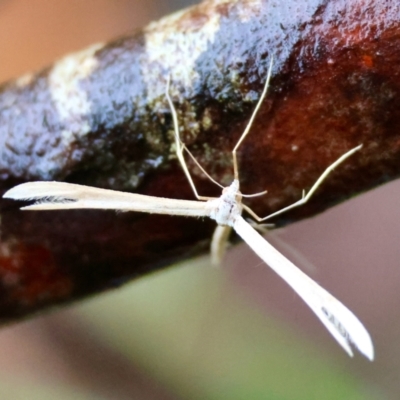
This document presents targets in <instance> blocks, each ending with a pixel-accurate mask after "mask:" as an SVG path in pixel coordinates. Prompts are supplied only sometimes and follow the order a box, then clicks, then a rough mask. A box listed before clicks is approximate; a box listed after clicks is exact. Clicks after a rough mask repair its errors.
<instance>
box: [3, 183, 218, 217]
mask: <svg viewBox="0 0 400 400" xmlns="http://www.w3.org/2000/svg"><path fill="white" fill-rule="evenodd" d="M3 197H4V198H7V199H14V200H38V202H37V203H35V204H32V205H29V206H26V207H21V210H32V211H37V210H70V209H78V208H79V209H82V208H84V209H93V208H94V209H102V210H121V211H137V212H146V213H155V214H168V215H185V216H191V217H208V216H210V212H211V210H210V208H209V207H208V206H206V204H207V203H204V202H200V201H193V200H175V199H166V198H164V197H153V196H146V195H143V194H137V193H126V192H119V191H116V190H109V189H99V188H95V187H91V186H84V185H76V184H73V183H66V182H27V183H22V184H21V185H18V186H15V187H13V188H12V189H10V190H9V191H7V192H6V193H5V194H4V196H3Z"/></svg>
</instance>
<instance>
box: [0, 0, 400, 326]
mask: <svg viewBox="0 0 400 400" xmlns="http://www.w3.org/2000/svg"><path fill="white" fill-rule="evenodd" d="M272 55H273V56H274V60H275V62H274V71H273V79H272V83H271V87H270V90H269V94H268V98H267V100H266V101H265V102H264V104H263V107H262V109H261V111H260V113H259V115H258V118H257V120H256V122H255V124H254V126H253V129H252V132H251V133H250V135H249V137H248V138H247V139H246V141H245V142H244V144H243V146H242V147H241V149H240V156H239V158H240V171H241V182H242V189H243V192H245V193H254V192H258V191H261V190H264V189H268V195H267V196H264V197H260V198H256V199H252V200H251V201H248V202H247V203H248V204H249V205H251V207H252V208H253V209H254V210H255V211H256V212H257V213H259V214H261V215H265V214H268V213H270V212H272V211H274V210H277V209H279V208H281V207H283V206H285V205H287V204H290V203H291V202H293V201H294V200H296V199H298V198H299V196H300V195H301V192H302V189H303V188H306V189H307V188H309V187H310V186H311V185H312V183H313V182H314V181H315V179H316V178H317V177H318V176H319V174H320V173H321V172H322V171H323V170H324V169H325V168H326V167H327V166H328V165H329V164H330V163H331V162H332V161H334V160H335V159H336V158H337V157H339V156H340V155H341V154H342V153H344V152H345V151H347V150H349V149H350V148H352V147H354V146H356V145H358V144H360V143H362V144H363V149H362V150H361V151H360V152H359V153H357V154H356V155H354V156H353V157H352V158H351V159H350V160H348V161H347V162H346V163H345V164H344V165H342V166H341V167H340V168H338V169H337V171H335V172H334V173H333V174H332V176H331V177H330V178H329V180H328V181H327V182H326V183H325V184H324V185H323V187H321V189H320V190H319V191H318V193H317V194H316V195H315V197H314V198H313V200H312V201H311V202H310V203H309V204H308V205H307V206H304V207H302V208H301V209H298V210H295V211H293V212H290V213H288V214H285V215H282V216H281V217H278V218H276V219H275V220H274V221H273V222H275V223H276V224H277V225H282V224H285V223H288V222H290V221H295V220H298V219H300V218H304V217H307V216H311V215H314V214H316V213H318V212H321V211H322V210H324V209H326V208H327V207H329V206H331V205H333V204H335V203H337V202H339V201H342V200H344V199H345V198H348V197H349V196H352V195H355V194H358V193H360V192H362V191H365V190H368V189H370V188H372V187H375V186H376V185H379V184H381V183H383V182H385V181H388V180H390V179H394V178H396V177H397V176H398V175H399V171H400V167H399V164H400V163H399V162H398V155H399V151H400V113H399V111H398V109H399V102H400V77H399V74H398V65H399V62H400V6H399V5H398V2H397V1H395V0H389V1H385V2H382V1H378V0H369V1H368V0H358V1H350V0H330V1H322V0H314V1H313V0H307V1H302V2H298V1H295V0H289V1H285V2H273V1H250V0H242V1H240V2H233V1H232V2H231V3H225V2H224V3H221V2H218V1H206V2H204V3H202V4H201V5H199V6H197V7H193V8H191V9H189V10H187V11H185V12H184V13H182V14H180V15H177V16H175V17H173V18H169V19H164V20H162V21H160V22H157V23H153V24H151V25H150V26H149V27H147V28H145V29H144V30H143V31H141V32H137V33H136V34H134V35H132V36H129V37H124V38H121V39H118V40H116V41H114V42H112V43H109V44H107V45H104V46H103V47H99V48H98V49H97V51H96V52H95V53H94V56H93V57H91V58H90V60H91V61H93V60H95V63H94V67H93V68H91V69H90V72H88V73H86V74H83V73H82V71H83V70H85V68H86V66H87V64H85V63H87V59H85V61H77V60H81V58H80V56H76V57H75V59H74V60H75V67H74V68H75V69H72V71H70V72H69V74H68V75H66V76H65V85H66V87H67V88H68V90H69V91H67V94H68V96H66V97H67V98H68V99H70V101H71V102H73V101H75V100H76V97H74V96H75V93H76V91H78V92H79V93H84V94H85V101H86V103H85V102H84V104H83V106H82V105H81V103H78V106H74V107H72V108H71V110H69V112H68V113H67V114H66V115H65V114H63V111H62V110H63V107H64V108H65V104H62V105H60V104H59V99H60V98H59V97H57V96H54V83H53V86H51V84H50V82H51V79H52V78H51V76H53V75H54V71H55V68H57V65H60V64H56V65H55V66H53V67H50V68H48V69H45V70H44V71H41V72H39V73H38V74H36V75H34V76H31V77H29V78H25V79H23V80H19V81H17V82H10V83H7V84H4V85H3V86H2V87H1V92H0V122H1V123H0V137H1V144H2V146H1V148H2V153H1V159H0V172H1V179H2V181H1V185H2V189H3V191H5V190H6V189H8V188H10V187H11V186H13V185H14V184H16V183H19V182H23V181H29V180H38V179H44V180H65V181H69V182H76V183H83V184H89V185H93V186H100V187H109V188H114V189H119V190H127V191H137V192H140V193H145V194H149V195H153V196H164V197H171V198H187V199H192V198H193V195H192V193H191V190H190V187H189V185H188V183H187V182H186V179H185V177H184V175H183V173H182V171H181V170H180V168H179V166H178V165H177V162H176V160H175V159H174V157H173V152H172V150H171V140H172V134H171V128H172V125H171V115H170V110H169V109H168V107H167V103H166V101H165V96H164V89H165V80H166V77H167V76H168V74H171V76H172V95H173V98H174V102H175V105H176V108H177V110H178V113H179V116H180V123H181V127H182V129H183V131H182V135H183V138H184V141H185V142H186V143H187V144H188V146H189V148H190V149H191V150H192V151H193V153H194V154H195V156H196V158H197V159H198V160H199V161H200V162H201V164H202V165H203V166H204V168H205V169H206V170H207V171H208V172H209V173H210V174H212V175H213V176H214V177H215V178H216V179H217V180H219V181H221V182H222V183H224V184H228V183H229V182H230V180H231V179H232V168H231V155H230V151H231V149H232V148H233V146H234V144H235V142H236V141H237V139H238V137H239V136H240V133H241V132H242V131H243V129H244V127H245V124H246V121H247V120H248V118H249V116H250V113H251V111H252V109H253V108H254V106H255V103H256V101H257V99H258V95H259V93H260V91H261V89H262V86H263V84H264V81H265V77H266V72H267V68H268V63H269V60H270V57H271V56H272ZM185 74H186V75H185ZM69 80H71V82H73V83H70V84H69ZM57 82H58V83H59V82H60V81H57ZM74 85H75V86H74ZM78 97H79V96H78ZM79 99H80V100H81V97H79ZM85 105H89V106H88V108H87V110H86V111H85ZM60 110H61V111H60ZM83 127H84V128H83ZM189 164H190V163H189ZM190 166H191V169H192V170H193V174H194V175H195V180H196V185H197V187H198V189H199V191H200V192H201V193H202V194H207V195H218V191H219V189H218V188H215V187H214V186H213V185H212V184H211V183H210V182H208V181H207V179H206V178H205V177H204V176H202V175H201V173H200V172H199V171H196V169H195V168H193V165H191V164H190ZM19 206H20V204H15V203H13V202H10V201H2V231H1V232H2V242H1V246H0V277H1V284H2V290H1V297H0V316H1V317H2V318H3V320H8V319H11V318H16V317H18V316H21V315H25V314H28V313H31V312H34V311H36V310H39V309H42V308H45V307H46V306H48V305H53V304H56V303H58V302H66V301H70V300H74V299H76V298H79V297H82V296H85V295H88V294H90V293H93V292H96V291H100V290H103V289H105V288H107V287H111V286H115V285H119V284H121V283H123V282H125V281H126V280H128V279H131V278H133V277H138V276H141V275H143V274H145V273H147V272H149V271H153V270H155V269H158V268H162V267H164V266H166V265H169V264H170V263H171V262H173V261H176V260H179V259H182V258H185V257H188V256H189V255H190V254H195V253H199V252H201V251H207V241H208V240H209V237H210V234H211V232H212V229H213V223H212V222H211V221H199V220H193V219H190V218H178V217H165V216H154V215H143V214H137V213H130V214H116V213H114V212H100V211H68V212H37V213H35V212H31V213H28V212H21V211H19V209H18V207H19Z"/></svg>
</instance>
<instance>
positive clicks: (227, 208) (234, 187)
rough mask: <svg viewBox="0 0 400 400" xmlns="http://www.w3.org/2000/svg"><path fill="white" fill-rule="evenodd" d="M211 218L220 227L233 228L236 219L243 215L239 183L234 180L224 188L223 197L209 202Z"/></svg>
mask: <svg viewBox="0 0 400 400" xmlns="http://www.w3.org/2000/svg"><path fill="white" fill-rule="evenodd" d="M209 206H210V208H211V213H210V218H212V219H214V220H215V221H216V222H217V224H218V225H229V226H233V225H234V223H235V220H236V218H237V217H238V216H239V215H241V214H242V210H243V207H242V194H241V193H240V191H239V181H237V180H234V181H233V182H232V183H231V185H230V186H228V187H226V188H224V190H223V191H222V195H221V197H219V198H218V199H215V200H210V201H209Z"/></svg>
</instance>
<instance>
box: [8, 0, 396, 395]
mask: <svg viewBox="0 0 400 400" xmlns="http://www.w3.org/2000/svg"><path fill="white" fill-rule="evenodd" d="M192 3H195V2H194V1H192ZM185 4H188V2H185V1H183V0H181V1H171V0H170V1H156V0H147V1H144V0H143V1H142V0H0V52H1V54H2V62H1V63H0V78H1V81H4V80H6V79H9V78H11V77H15V76H19V75H20V74H22V73H24V72H26V71H29V70H31V69H38V68H40V67H42V66H44V65H46V64H48V63H49V62H51V61H53V60H54V59H56V58H58V57H61V56H63V55H64V54H66V53H68V52H71V51H75V50H79V49H81V48H84V47H85V46H88V45H91V44H93V43H95V42H99V41H103V40H108V39H110V38H113V37H115V36H118V35H121V34H124V33H126V32H127V31H130V30H132V29H133V28H135V27H139V26H142V25H144V24H145V23H147V22H148V21H150V20H152V19H157V18H159V17H161V16H163V15H164V14H166V13H168V12H169V11H171V10H175V9H178V8H180V7H183V6H185ZM399 197H400V186H399V185H398V184H397V183H393V184H390V185H387V186H385V187H383V188H381V189H379V190H376V191H374V192H370V193H368V194H366V195H364V196H362V197H360V198H358V199H354V200H352V201H350V202H347V203H346V204H343V205H341V206H338V207H336V208H335V209H333V210H330V211H328V212H326V213H324V214H323V215H321V216H319V217H317V218H313V219H311V220H308V221H304V222H301V223H298V224H296V225H293V226H290V227H288V228H286V229H285V230H284V231H282V230H281V231H279V232H272V233H271V234H270V235H269V236H268V237H269V238H270V240H271V241H272V243H273V244H275V245H276V246H277V247H278V248H280V249H281V250H282V251H283V252H284V253H285V254H287V255H288V257H289V258H291V259H292V260H293V261H295V262H296V263H297V264H298V265H299V266H302V267H303V268H304V269H305V270H306V272H307V273H309V274H310V275H311V276H312V277H313V278H314V279H316V280H317V281H318V282H320V283H321V284H322V285H323V286H324V287H325V288H327V289H328V290H329V291H331V292H332V293H334V294H335V295H336V296H337V297H338V298H339V299H341V300H342V301H343V302H344V303H345V304H346V305H347V306H348V307H349V308H350V309H351V310H353V311H354V312H355V313H356V314H357V316H359V317H360V319H361V320H362V321H363V322H364V323H365V325H366V327H367V328H368V330H369V331H370V333H371V335H372V337H373V339H374V343H375V346H376V361H374V362H373V363H370V362H368V361H367V360H365V359H364V358H362V357H361V356H360V355H358V354H357V355H356V357H355V358H354V359H351V358H349V357H348V356H347V355H346V354H345V353H344V351H343V350H342V349H341V348H340V347H339V346H338V345H337V344H336V343H335V342H334V340H333V339H332V338H331V337H330V336H329V334H328V333H327V332H326V330H325V328H323V326H322V325H321V324H320V322H319V321H318V320H317V319H316V318H315V317H314V315H313V314H312V313H311V312H310V311H309V310H308V309H307V307H306V306H305V305H304V304H302V302H301V300H300V299H299V298H298V297H297V295H295V294H294V293H293V292H292V291H291V290H290V289H289V288H288V287H286V285H285V284H284V283H283V282H281V281H280V280H279V278H277V277H276V276H275V275H274V274H273V272H271V271H269V270H268V268H267V267H266V266H265V265H261V264H260V261H259V260H258V259H257V258H256V257H255V256H254V255H252V253H251V252H250V250H249V249H247V248H246V246H244V245H239V246H237V247H234V248H233V249H231V251H230V252H229V254H228V256H227V259H226V260H225V263H224V266H223V267H221V268H220V269H216V268H213V267H211V266H210V264H209V260H208V258H207V257H205V258H200V259H196V260H191V261H188V262H187V263H185V264H181V265H177V266H171V268H169V269H167V270H164V271H161V272H158V273H156V274H153V275H150V276H148V277H145V278H142V279H140V280H137V281H135V282H132V283H130V284H128V285H126V286H124V287H123V288H120V289H116V290H115V291H113V292H108V293H105V294H102V295H99V296H96V297H94V298H92V299H89V300H86V301H84V302H81V303H80V304H76V305H73V306H70V307H68V308H67V309H63V310H55V311H53V312H52V313H49V314H48V315H45V316H42V317H37V318H35V319H32V320H30V321H27V322H23V323H20V324H17V325H13V326H10V327H7V328H4V329H3V330H2V331H0V400H2V399H54V398H57V399H141V400H148V399H153V400H160V399H165V400H168V399H203V400H213V399H215V400H217V399H230V400H236V399H237V400H239V399H246V400H261V399H271V400H275V399H276V400H291V399H294V400H297V399H299V400H303V399H304V400H310V399H315V400H320V399H323V400H325V399H328V400H329V399H332V400H333V399H350V400H356V399H357V400H358V399H360V400H364V399H366V400H368V399H398V398H400V383H399V379H398V378H399V375H400V322H399V321H400V318H399V312H398V308H399V307H398V304H399V302H400V291H399V289H398V288H399V284H400V272H398V271H400V268H399V264H400V261H399V260H400V257H399V256H400V254H399V252H400V247H399V245H398V239H397V238H398V237H399V234H400V218H398V217H397V215H396V211H395V210H397V204H398V201H397V199H398V198H399ZM149 229H151V227H149ZM285 243H286V244H285ZM288 245H289V247H288ZM295 249H298V250H300V251H301V254H300V253H299V252H298V250H295ZM305 259H307V260H308V261H305Z"/></svg>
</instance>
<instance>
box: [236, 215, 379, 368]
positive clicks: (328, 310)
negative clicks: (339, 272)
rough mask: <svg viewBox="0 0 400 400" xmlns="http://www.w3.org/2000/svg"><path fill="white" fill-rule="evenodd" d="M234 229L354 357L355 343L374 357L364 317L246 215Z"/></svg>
mask: <svg viewBox="0 0 400 400" xmlns="http://www.w3.org/2000/svg"><path fill="white" fill-rule="evenodd" d="M234 229H235V231H236V232H237V233H238V235H239V236H241V237H242V238H243V239H244V240H245V241H246V243H247V244H248V245H249V246H250V247H251V248H252V250H253V251H254V252H255V253H256V254H257V255H258V256H259V257H260V258H261V259H262V260H263V261H264V262H265V263H267V264H268V265H269V266H270V267H271V268H272V269H273V270H274V271H275V272H276V273H277V274H278V275H279V276H281V278H283V279H284V280H285V281H286V282H287V283H288V284H289V285H290V286H291V287H292V288H293V289H294V291H295V292H296V293H297V294H298V295H299V296H300V297H301V298H302V299H303V300H304V301H305V302H306V304H307V305H308V306H309V307H310V308H311V309H312V310H313V311H314V313H315V314H316V315H317V317H318V318H319V319H320V320H321V322H322V323H323V324H324V325H325V327H326V328H327V329H328V331H329V332H330V333H331V334H332V336H333V337H334V338H335V339H336V340H337V341H338V343H339V344H340V345H341V346H342V347H343V348H344V350H345V351H346V352H347V353H348V354H349V355H350V356H353V351H352V348H351V344H354V345H355V346H356V347H357V348H358V350H359V351H360V352H361V353H363V354H364V355H365V356H366V357H367V358H368V359H370V360H371V361H372V360H373V358H374V348H373V344H372V340H371V337H370V335H369V333H368V332H367V330H366V329H365V327H364V325H363V324H362V323H361V322H360V320H359V319H358V318H357V317H356V316H355V315H354V314H353V313H352V312H351V311H350V310H349V309H348V308H347V307H346V306H344V305H343V304H342V303H341V302H340V301H339V300H337V299H336V298H335V297H333V296H332V295H331V294H330V293H329V292H328V291H326V290H325V289H323V288H322V287H321V286H320V285H318V284H317V283H316V282H315V281H313V280H312V279H311V278H310V277H308V276H307V275H306V274H305V273H304V272H302V271H301V270H300V269H299V268H297V267H296V266H295V265H294V264H293V263H292V262H291V261H289V260H288V259H287V258H286V257H284V256H283V255H282V254H281V253H279V251H278V250H276V249H275V248H274V247H273V246H272V245H270V244H269V243H268V242H267V241H266V240H265V239H264V238H263V237H262V236H261V235H260V234H258V233H257V232H256V231H255V230H254V229H253V228H252V227H251V225H250V224H249V223H248V222H246V221H245V220H244V219H243V218H242V217H238V218H237V219H236V222H235V224H234Z"/></svg>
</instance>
